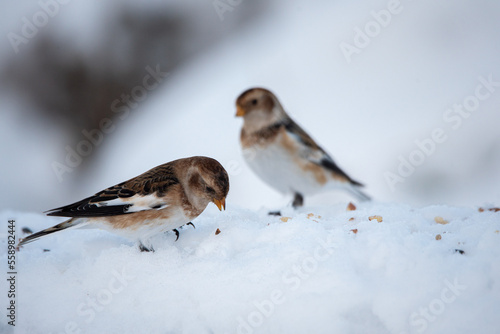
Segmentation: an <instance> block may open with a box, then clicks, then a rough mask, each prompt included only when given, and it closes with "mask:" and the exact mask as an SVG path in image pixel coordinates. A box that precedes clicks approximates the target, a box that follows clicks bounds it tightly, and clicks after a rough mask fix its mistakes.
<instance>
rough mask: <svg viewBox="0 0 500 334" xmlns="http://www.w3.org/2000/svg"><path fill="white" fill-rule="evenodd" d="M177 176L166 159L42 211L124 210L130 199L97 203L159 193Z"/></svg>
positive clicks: (54, 213) (55, 213) (109, 213)
mask: <svg viewBox="0 0 500 334" xmlns="http://www.w3.org/2000/svg"><path fill="white" fill-rule="evenodd" d="M178 183H179V180H178V179H177V177H176V176H175V175H174V170H173V166H172V165H171V163H166V164H163V165H160V166H158V167H155V168H153V169H150V170H149V171H147V172H145V173H143V174H141V175H139V176H137V177H134V178H132V179H130V180H128V181H125V182H122V183H119V184H117V185H115V186H112V187H109V188H107V189H104V190H102V191H100V192H98V193H96V194H95V195H93V196H90V197H87V198H85V199H83V200H81V201H78V202H75V203H73V204H69V205H66V206H62V207H59V208H55V209H52V210H49V211H46V213H47V215H48V216H61V217H103V216H115V215H123V214H128V213H130V212H127V211H128V209H129V208H130V207H131V206H133V203H132V202H131V203H130V204H129V203H126V204H117V205H102V206H101V205H99V204H103V202H106V201H111V200H114V199H120V198H123V199H125V198H129V197H132V196H134V195H141V196H146V195H151V194H154V193H156V195H157V196H158V197H163V196H164V195H165V194H166V193H167V192H168V190H169V188H171V187H172V186H173V185H175V184H178Z"/></svg>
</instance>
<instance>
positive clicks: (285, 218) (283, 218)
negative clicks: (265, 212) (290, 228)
mask: <svg viewBox="0 0 500 334" xmlns="http://www.w3.org/2000/svg"><path fill="white" fill-rule="evenodd" d="M288 219H292V218H291V217H281V218H280V220H281V221H282V222H283V223H286V222H288Z"/></svg>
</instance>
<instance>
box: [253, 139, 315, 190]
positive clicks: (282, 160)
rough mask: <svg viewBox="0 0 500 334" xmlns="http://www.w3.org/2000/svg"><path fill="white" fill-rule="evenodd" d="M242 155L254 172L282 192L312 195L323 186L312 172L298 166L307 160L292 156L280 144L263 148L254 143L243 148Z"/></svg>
mask: <svg viewBox="0 0 500 334" xmlns="http://www.w3.org/2000/svg"><path fill="white" fill-rule="evenodd" d="M243 156H244V158H245V161H246V163H247V164H248V166H249V167H250V168H251V169H252V170H253V172H254V173H255V174H257V175H258V176H259V177H260V178H261V179H262V180H263V181H264V182H266V183H267V184H268V185H270V186H271V187H273V188H275V189H276V190H278V191H279V192H281V193H283V194H290V193H292V194H293V193H295V192H299V193H301V194H302V195H312V194H315V193H318V192H320V191H321V190H323V188H324V187H323V185H322V184H321V183H319V182H318V181H317V179H316V177H315V176H314V174H313V173H312V172H307V171H304V170H303V169H302V168H301V167H300V163H302V164H304V163H307V162H306V161H300V158H298V157H293V156H292V155H291V154H290V153H289V151H287V150H285V149H283V147H282V146H281V145H276V144H274V143H273V144H270V145H268V146H266V147H263V148H262V147H259V146H257V145H255V146H254V147H253V148H248V149H243ZM294 158H295V160H294ZM297 159H299V160H297ZM298 161H299V162H298Z"/></svg>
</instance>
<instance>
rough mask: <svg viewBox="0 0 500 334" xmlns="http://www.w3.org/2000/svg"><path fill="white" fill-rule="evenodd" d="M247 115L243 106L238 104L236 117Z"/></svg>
mask: <svg viewBox="0 0 500 334" xmlns="http://www.w3.org/2000/svg"><path fill="white" fill-rule="evenodd" d="M243 116H245V110H243V108H242V107H240V106H236V117H243Z"/></svg>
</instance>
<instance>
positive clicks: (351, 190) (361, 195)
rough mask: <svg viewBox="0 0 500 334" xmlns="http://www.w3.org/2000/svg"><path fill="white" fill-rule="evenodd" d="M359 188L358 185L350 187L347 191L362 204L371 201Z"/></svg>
mask: <svg viewBox="0 0 500 334" xmlns="http://www.w3.org/2000/svg"><path fill="white" fill-rule="evenodd" d="M359 187H360V186H358V185H350V186H349V187H347V191H348V192H349V193H350V194H351V195H352V196H354V197H356V198H357V199H358V200H359V201H361V202H367V201H371V197H370V196H368V195H367V194H365V193H364V192H362V191H361V189H359Z"/></svg>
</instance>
